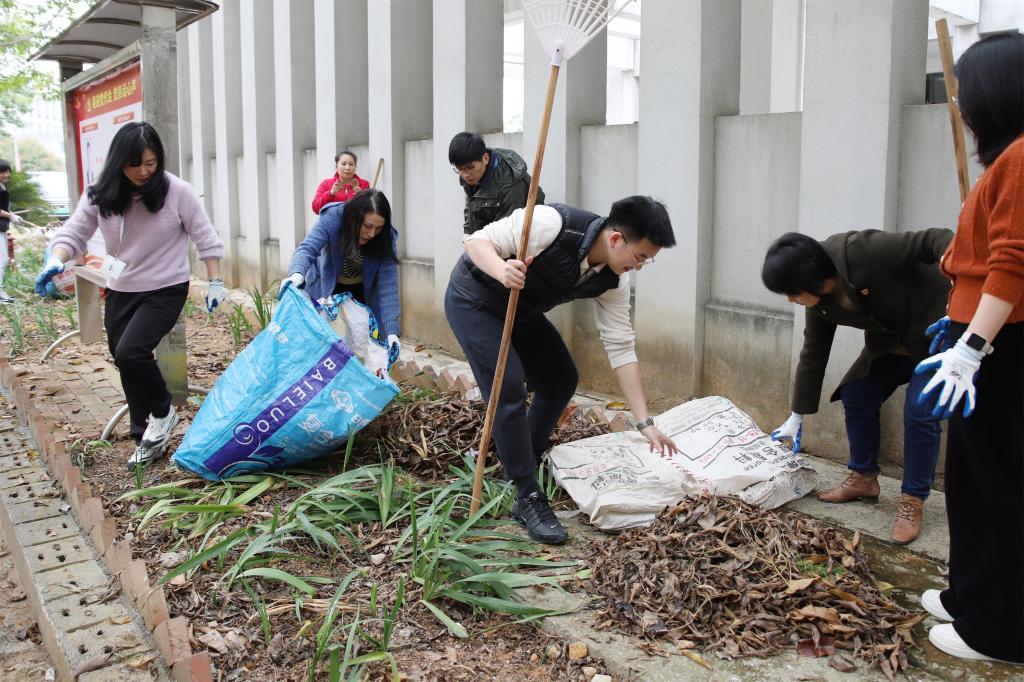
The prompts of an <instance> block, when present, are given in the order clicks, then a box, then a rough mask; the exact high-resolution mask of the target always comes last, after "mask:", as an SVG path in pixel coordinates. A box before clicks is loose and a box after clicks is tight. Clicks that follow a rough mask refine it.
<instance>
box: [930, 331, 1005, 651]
mask: <svg viewBox="0 0 1024 682" xmlns="http://www.w3.org/2000/svg"><path fill="white" fill-rule="evenodd" d="M965 330H966V325H963V324H953V325H950V332H951V336H952V338H954V339H958V338H960V336H961V335H962V334H963V333H964V331H965ZM992 346H993V347H994V348H995V351H994V352H993V353H992V354H991V355H989V356H988V357H986V358H985V359H984V360H982V361H981V369H980V370H978V374H977V375H976V376H975V380H974V385H975V388H976V389H977V396H976V397H977V403H976V405H975V408H974V412H973V413H972V414H971V416H970V417H967V418H966V419H965V418H963V417H962V416H961V414H962V408H961V407H958V408H957V410H955V411H954V413H953V416H952V417H951V418H950V420H949V439H948V441H947V444H946V515H947V516H948V517H949V589H947V590H945V591H943V592H942V605H943V606H944V607H945V608H946V610H947V611H949V614H950V615H951V616H953V618H954V619H955V620H954V621H953V627H954V628H956V631H957V634H959V635H960V637H962V638H963V640H964V641H965V642H966V643H967V645H968V646H970V647H971V648H972V649H974V650H975V651H979V652H981V653H983V654H985V655H987V656H992V657H994V658H999V659H1002V660H1005V661H1014V662H1016V663H1024V322H1019V323H1016V324H1008V325H1005V326H1004V327H1003V328H1002V330H1000V332H999V334H997V335H996V338H995V339H993V340H992ZM961 404H962V403H961Z"/></svg>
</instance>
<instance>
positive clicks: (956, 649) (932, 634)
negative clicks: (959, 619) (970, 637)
mask: <svg viewBox="0 0 1024 682" xmlns="http://www.w3.org/2000/svg"><path fill="white" fill-rule="evenodd" d="M928 639H929V640H930V641H931V643H932V644H933V645H934V646H935V648H936V649H938V650H939V651H944V652H946V653H947V654H949V655H950V656H956V657H957V658H963V659H967V660H969V661H997V662H999V663H1010V661H1001V660H1000V659H998V658H992V657H991V656H986V655H985V654H983V653H981V652H978V651H975V650H974V649H972V648H971V647H969V646H967V642H965V641H964V640H963V639H962V638H961V637H960V635H958V634H957V631H956V629H955V628H954V627H953V624H952V623H943V624H942V625H936V626H934V627H933V628H932V629H931V630H929V631H928ZM1016 665H1020V664H1016Z"/></svg>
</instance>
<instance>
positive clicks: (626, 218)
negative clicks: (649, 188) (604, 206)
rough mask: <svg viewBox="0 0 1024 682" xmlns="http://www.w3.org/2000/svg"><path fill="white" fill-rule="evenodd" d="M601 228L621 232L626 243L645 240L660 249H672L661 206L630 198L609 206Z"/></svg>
mask: <svg viewBox="0 0 1024 682" xmlns="http://www.w3.org/2000/svg"><path fill="white" fill-rule="evenodd" d="M605 227H610V228H612V229H614V230H617V231H619V232H622V233H623V234H624V235H625V236H626V238H627V240H630V241H632V240H640V239H645V238H646V239H647V240H649V241H650V242H651V243H652V244H654V245H655V246H657V247H660V248H668V247H670V246H675V245H676V236H675V234H674V233H673V232H672V221H671V220H669V218H668V210H666V209H665V204H663V203H661V202H660V201H656V200H655V199H653V198H651V197H645V196H641V195H639V194H634V195H633V196H631V197H626V198H624V199H619V200H618V201H616V202H615V203H614V204H612V210H611V211H610V212H609V213H608V220H607V221H606V222H605Z"/></svg>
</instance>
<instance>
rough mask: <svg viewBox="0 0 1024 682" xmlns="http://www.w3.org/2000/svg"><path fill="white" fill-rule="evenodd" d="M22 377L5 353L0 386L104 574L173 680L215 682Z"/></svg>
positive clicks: (208, 663) (0, 356)
mask: <svg viewBox="0 0 1024 682" xmlns="http://www.w3.org/2000/svg"><path fill="white" fill-rule="evenodd" d="M2 350H6V349H2ZM26 373H27V370H23V369H19V368H18V367H16V366H14V365H11V364H10V361H9V360H8V358H7V356H6V353H4V352H0V381H2V383H3V384H4V386H6V387H7V389H8V390H9V391H10V393H11V396H12V398H13V402H14V405H15V407H16V408H17V410H18V412H19V413H20V414H21V415H22V417H23V419H24V421H25V422H27V423H28V428H29V431H30V433H31V434H32V436H33V437H34V438H35V440H36V444H37V445H39V448H40V449H41V450H42V452H43V454H44V457H45V461H46V465H47V468H48V469H49V471H50V475H51V476H52V477H53V479H54V480H56V481H58V482H59V483H60V486H61V488H62V489H63V491H64V494H65V497H66V498H67V500H68V504H69V505H70V506H71V509H72V511H73V512H74V514H75V516H76V517H77V519H78V522H79V524H80V525H81V527H82V530H83V532H84V533H85V534H86V535H87V536H88V537H89V539H90V540H91V541H92V543H93V545H94V546H95V548H96V551H97V552H98V553H99V555H100V556H101V557H102V558H103V563H104V564H105V565H106V567H107V570H108V571H109V572H110V574H111V575H112V576H114V577H115V578H117V579H118V582H119V584H120V586H121V591H122V592H123V593H124V596H125V597H126V598H127V600H128V601H129V603H130V604H131V605H133V606H134V607H135V608H136V609H138V611H139V612H140V613H141V615H142V620H143V622H144V623H145V624H146V628H147V629H148V630H149V631H150V632H151V633H152V634H153V638H154V639H155V640H156V643H157V646H158V647H159V650H160V653H161V654H162V655H163V658H164V661H165V663H166V664H167V667H168V668H169V669H170V670H171V674H172V675H173V677H174V679H175V680H176V681H177V682H192V681H194V682H213V667H212V666H213V663H212V660H211V659H210V656H209V654H208V653H207V652H205V651H202V652H198V653H192V647H191V644H190V642H189V636H188V620H187V619H186V618H184V617H180V616H179V617H176V618H171V617H170V614H169V613H168V610H167V601H166V598H165V595H164V590H163V587H162V586H160V585H156V586H151V585H150V584H149V576H148V574H147V571H146V562H145V561H143V560H142V559H135V558H133V555H132V547H131V542H130V541H129V540H127V539H125V538H118V537H116V535H117V525H116V523H115V521H114V519H113V518H112V517H111V516H109V515H108V514H107V513H106V510H104V508H103V502H102V500H101V499H100V498H99V497H96V496H94V495H93V494H92V488H91V487H90V486H89V484H88V483H86V482H84V481H83V480H82V472H81V470H80V469H79V468H78V467H77V466H75V465H74V464H73V463H72V461H71V457H70V455H68V453H67V449H66V448H65V445H64V442H63V440H58V439H57V438H55V437H54V431H56V430H58V429H60V425H58V424H56V423H55V422H53V421H52V420H50V419H49V418H48V417H46V416H44V415H43V413H42V412H41V411H40V410H39V409H38V408H37V407H36V406H35V404H34V402H33V400H34V397H35V396H34V395H33V394H32V393H31V392H30V389H29V386H27V385H26V382H25V381H23V380H22V377H23V376H24V375H25V374H26Z"/></svg>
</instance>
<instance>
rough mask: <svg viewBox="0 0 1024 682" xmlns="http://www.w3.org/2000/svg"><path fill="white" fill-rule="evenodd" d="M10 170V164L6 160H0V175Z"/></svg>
mask: <svg viewBox="0 0 1024 682" xmlns="http://www.w3.org/2000/svg"><path fill="white" fill-rule="evenodd" d="M9 170H11V164H10V163H8V162H7V160H6V159H0V173H6V172H7V171H9Z"/></svg>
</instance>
